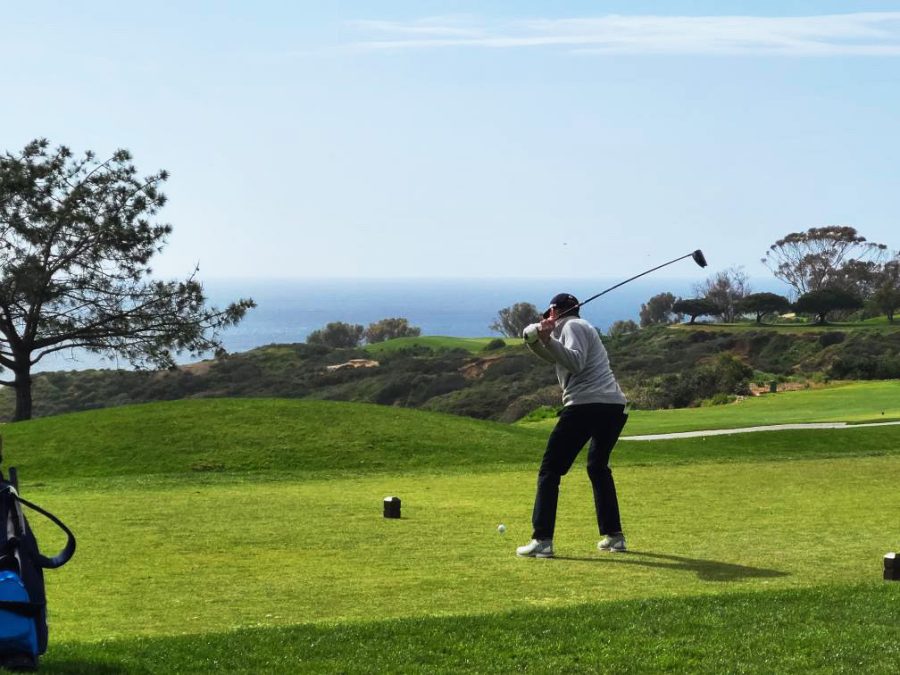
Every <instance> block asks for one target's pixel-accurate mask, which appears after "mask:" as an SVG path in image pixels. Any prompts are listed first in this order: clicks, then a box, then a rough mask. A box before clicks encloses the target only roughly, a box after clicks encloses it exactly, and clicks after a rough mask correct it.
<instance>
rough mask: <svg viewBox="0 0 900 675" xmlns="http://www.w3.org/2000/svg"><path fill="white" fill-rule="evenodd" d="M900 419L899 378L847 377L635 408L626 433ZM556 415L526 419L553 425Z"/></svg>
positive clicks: (530, 424) (542, 426) (532, 425)
mask: <svg viewBox="0 0 900 675" xmlns="http://www.w3.org/2000/svg"><path fill="white" fill-rule="evenodd" d="M898 419H900V381H898V380H879V381H872V382H848V383H841V384H835V385H831V386H828V387H822V388H816V389H805V390H800V391H785V392H778V393H775V394H763V395H761V396H757V397H748V398H745V399H743V400H740V401H738V402H736V403H730V404H727V405H717V406H709V407H705V408H677V409H673V410H632V411H631V412H630V413H629V417H628V425H627V426H626V427H625V431H624V435H625V436H637V435H643V434H661V433H675V432H679V431H697V430H703V429H736V428H741V427H751V426H764V425H769V424H789V423H803V422H849V423H862V422H883V421H886V420H898ZM554 424H555V420H554V419H545V420H540V421H537V422H523V423H521V424H520V425H521V426H523V427H530V428H540V429H546V430H549V429H550V428H552V427H553V425H554Z"/></svg>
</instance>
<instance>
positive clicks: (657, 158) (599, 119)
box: [0, 0, 900, 278]
mask: <svg viewBox="0 0 900 675" xmlns="http://www.w3.org/2000/svg"><path fill="white" fill-rule="evenodd" d="M0 20H2V26H3V38H4V39H3V40H2V41H0V56H2V62H3V64H4V65H3V67H2V70H0V73H2V75H0V76H2V82H0V84H2V91H3V94H4V105H3V106H2V107H0V134H2V145H0V149H2V150H10V151H14V150H16V149H19V148H20V147H21V146H22V145H24V143H26V142H27V141H28V140H30V139H32V138H35V137H46V138H48V139H50V141H51V142H52V143H54V144H65V145H68V146H69V147H71V148H72V149H73V150H76V151H83V150H86V149H93V150H95V151H96V152H97V153H98V154H100V155H105V154H108V153H110V152H112V151H113V150H114V149H115V148H118V147H126V148H128V149H130V150H131V151H132V152H133V153H134V156H135V161H136V164H137V166H138V168H139V170H140V171H141V172H143V173H150V172H152V171H154V170H157V169H160V168H165V169H168V170H169V171H170V172H171V179H170V181H169V182H168V184H167V186H166V188H165V191H166V193H167V194H168V196H169V200H170V201H169V204H168V206H167V207H166V208H165V209H164V211H163V212H162V219H163V220H166V221H168V222H170V223H172V225H173V226H174V233H173V235H172V237H171V239H170V243H169V246H168V247H167V248H166V250H165V252H164V253H163V255H161V256H160V257H159V258H158V259H157V260H156V262H155V269H156V270H157V272H158V273H159V274H160V275H163V276H183V275H185V274H187V273H188V272H189V271H190V270H191V269H192V267H193V265H194V264H195V263H198V262H199V264H200V268H201V276H202V277H215V278H220V277H272V278H279V277H321V276H329V277H423V276H424V277H511V278H513V277H547V278H551V277H557V278H559V277H568V278H571V277H574V276H583V277H605V276H609V277H619V278H621V277H625V276H631V275H632V274H635V273H637V272H639V271H641V270H643V269H646V268H648V267H651V266H653V265H654V264H658V263H660V262H663V261H666V260H668V259H671V258H674V257H676V256H678V255H681V254H684V253H687V252H689V251H691V250H693V249H694V248H698V247H699V248H702V249H703V250H704V251H705V252H706V255H707V258H708V259H709V260H710V264H711V270H716V269H723V268H726V267H730V266H743V267H744V269H745V271H746V272H747V273H748V274H750V275H751V276H753V277H759V276H765V275H767V274H768V273H767V271H766V269H765V268H764V267H763V266H762V265H761V264H760V262H759V259H760V258H761V257H762V256H763V255H764V253H765V251H766V249H767V247H768V246H769V245H770V244H771V243H773V242H774V241H775V240H776V239H778V238H780V237H781V236H783V235H784V234H786V233H788V232H791V231H796V230H802V229H806V228H808V227H814V226H822V225H826V224H847V225H852V226H854V227H856V228H857V229H858V230H859V231H860V233H861V234H863V235H864V236H866V237H868V238H869V239H871V240H874V241H879V242H882V243H886V244H888V245H889V246H890V247H891V249H892V250H897V249H900V227H898V223H900V217H898V216H900V200H898V199H897V195H898V194H900V164H898V161H897V158H898V156H900V133H898V132H897V120H898V119H900V86H898V85H900V67H898V65H900V2H865V1H860V2H828V1H821V2H791V1H782V2H765V1H754V2H688V1H679V0H672V1H667V2H566V3H549V2H543V3H539V2H505V3H499V2H478V3H476V2H436V1H427V0H426V1H421V2H379V1H375V0H373V1H370V2H330V3H312V2H308V3H299V2H269V1H266V0H259V1H257V2H252V3H251V2H190V3H181V2H156V3H145V4H137V3H121V2H90V1H88V2H81V3H64V2H42V3H28V4H27V6H26V4H25V3H12V2H5V1H4V2H0ZM667 274H668V275H669V276H678V275H683V276H686V277H687V276H696V275H697V270H696V268H692V266H691V265H690V263H684V266H677V265H676V266H673V267H671V268H669V271H668V272H667Z"/></svg>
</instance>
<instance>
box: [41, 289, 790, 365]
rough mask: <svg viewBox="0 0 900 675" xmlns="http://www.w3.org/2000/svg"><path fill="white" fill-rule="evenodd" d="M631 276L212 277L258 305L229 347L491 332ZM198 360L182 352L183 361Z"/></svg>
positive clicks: (89, 360)
mask: <svg viewBox="0 0 900 675" xmlns="http://www.w3.org/2000/svg"><path fill="white" fill-rule="evenodd" d="M703 278H704V277H698V278H697V279H684V278H678V279H674V278H663V277H647V278H642V279H637V280H635V281H632V282H630V283H628V284H626V285H624V286H622V287H621V288H617V289H616V290H614V291H612V292H610V293H608V294H607V295H604V296H603V297H600V298H598V299H596V300H594V301H593V302H591V303H589V304H588V305H587V306H586V307H584V309H583V310H582V312H581V315H582V317H584V318H585V319H587V320H588V321H590V322H591V323H593V324H594V325H595V326H597V327H598V328H600V329H601V330H603V331H606V330H607V329H608V328H609V326H610V325H611V324H612V323H613V322H615V321H618V320H624V319H632V320H633V321H638V316H639V312H640V309H641V304H642V303H645V302H646V301H647V300H648V299H649V298H650V297H652V296H654V295H656V294H657V293H663V292H666V291H668V292H671V293H673V294H674V295H676V296H681V297H692V296H693V287H694V285H695V284H696V283H697V282H699V281H702V280H703ZM621 281H623V279H613V278H597V279H286V280H271V279H212V280H207V281H205V282H204V289H205V291H206V293H207V297H208V298H209V304H211V305H213V306H219V307H222V306H224V305H226V304H228V302H230V301H234V300H237V299H238V298H247V297H249V298H253V299H254V300H255V301H256V303H257V307H256V308H255V309H252V310H250V311H249V312H248V313H247V315H246V317H245V318H244V320H243V321H242V322H241V323H240V324H238V325H237V326H234V327H232V328H228V329H226V330H225V331H224V332H223V334H222V336H221V337H222V343H223V345H224V347H225V349H226V350H228V351H229V352H243V351H247V350H250V349H253V348H254V347H260V346H263V345H267V344H273V343H294V342H303V341H304V340H305V339H306V336H307V335H309V334H310V333H311V332H312V331H314V330H316V329H319V328H322V327H324V326H325V324H327V323H329V322H332V321H343V322H345V323H353V324H362V325H363V326H367V325H368V324H369V323H372V322H374V321H378V320H380V319H386V318H392V317H403V318H406V319H408V320H409V322H410V324H411V325H413V326H418V327H419V328H421V330H422V334H423V335H451V336H456V337H487V336H490V335H497V333H493V332H492V331H491V329H490V325H491V324H492V323H493V322H494V321H495V320H496V318H497V312H498V311H499V310H501V309H503V308H505V307H509V306H510V305H513V304H515V303H517V302H530V303H532V304H534V305H535V306H536V307H538V309H539V310H542V309H544V307H545V306H546V304H547V302H548V301H549V299H550V298H551V297H553V295H555V294H556V293H559V292H568V293H572V294H573V295H575V296H576V297H578V298H579V299H584V298H588V297H590V296H592V295H594V294H596V293H599V292H600V291H602V290H604V289H606V288H609V287H610V286H613V285H615V284H617V283H619V282H621ZM751 285H752V286H753V290H760V291H762V290H771V291H774V292H784V291H783V289H780V288H779V282H777V281H776V280H774V279H769V280H765V279H762V280H752V281H751ZM196 360H198V359H197V358H195V357H190V356H189V355H181V356H180V357H179V362H180V363H188V362H191V361H196ZM129 367H130V366H129V364H128V363H127V362H125V361H116V360H114V359H113V360H109V359H105V358H101V357H99V356H97V355H94V354H89V353H85V352H83V351H72V352H60V353H57V354H54V355H50V356H48V357H46V358H45V359H43V360H42V361H41V362H40V363H39V364H38V365H37V366H36V367H35V371H48V370H84V369H88V368H129Z"/></svg>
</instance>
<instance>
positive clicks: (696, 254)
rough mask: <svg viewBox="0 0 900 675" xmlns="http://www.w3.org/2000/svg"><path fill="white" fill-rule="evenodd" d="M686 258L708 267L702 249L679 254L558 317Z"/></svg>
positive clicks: (562, 314)
mask: <svg viewBox="0 0 900 675" xmlns="http://www.w3.org/2000/svg"><path fill="white" fill-rule="evenodd" d="M685 258H693V259H694V262H695V263H697V264H698V265H700V267H706V257H705V256H704V255H703V251H701V250H700V249H699V248H698V249H697V250H696V251H692V252H691V253H686V254H685V255H682V256H678V257H677V258H675V259H674V260H670V261H669V262H664V263H663V264H662V265H657V266H656V267H654V268H652V269H649V270H647V271H646V272H641V273H640V274H635V275H634V276H633V277H631V278H629V279H626V280H625V281H620V282H619V283H617V284H616V285H615V286H610V287H609V288H607V289H606V290H605V291H600V292H599V293H597V294H596V295H592V296H591V297H589V298H588V299H587V300H584V301H582V302H579V303H578V304H577V305H574V306H572V307H569V309H567V310H566V311H564V312H562V313H561V314H560V315H559V316H558V317H557V319H559V318H562V317H564V316H565V315H566V314H568V313H569V312H572V311H575V310H577V309H580V308H581V307H584V306H585V305H586V304H588V303H589V302H590V301H591V300H596V299H597V298H599V297H600V296H601V295H606V294H607V293H609V292H610V291H614V290H615V289H617V288H618V287H619V286H624V285H625V284H627V283H628V282H629V281H634V280H635V279H637V278H639V277H642V276H644V275H645V274H650V272H655V271H656V270H658V269H660V268H662V267H666V266H667V265H671V264H672V263H677V262H678V261H679V260H684V259H685Z"/></svg>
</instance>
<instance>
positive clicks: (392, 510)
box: [384, 497, 400, 518]
mask: <svg viewBox="0 0 900 675" xmlns="http://www.w3.org/2000/svg"><path fill="white" fill-rule="evenodd" d="M384 517H385V518H399V517H400V497H385V498H384Z"/></svg>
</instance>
